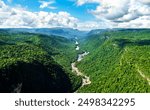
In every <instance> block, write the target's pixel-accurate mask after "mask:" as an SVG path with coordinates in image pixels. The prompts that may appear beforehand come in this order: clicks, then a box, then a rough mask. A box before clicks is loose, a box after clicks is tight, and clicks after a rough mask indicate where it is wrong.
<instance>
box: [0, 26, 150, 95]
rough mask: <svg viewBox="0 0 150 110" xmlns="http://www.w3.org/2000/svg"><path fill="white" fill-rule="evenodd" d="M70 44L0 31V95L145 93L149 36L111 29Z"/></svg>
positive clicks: (148, 33)
mask: <svg viewBox="0 0 150 110" xmlns="http://www.w3.org/2000/svg"><path fill="white" fill-rule="evenodd" d="M89 35H90V36H87V38H86V39H81V40H80V39H79V40H80V41H79V46H80V50H79V51H76V50H75V41H73V40H71V39H66V38H64V37H59V36H47V35H42V34H32V33H27V32H16V33H15V32H13V33H11V32H7V31H4V30H0V92H74V91H75V90H77V89H78V88H79V87H80V86H81V83H82V81H81V78H80V77H78V76H76V75H75V74H74V73H72V72H71V63H72V62H74V61H75V60H76V57H77V54H78V53H82V52H83V51H89V52H90V53H89V54H88V55H87V56H86V57H85V58H84V59H83V60H82V61H81V62H77V64H76V65H77V67H78V68H79V70H80V71H81V72H82V73H84V74H86V75H87V76H89V77H90V80H91V82H92V83H91V84H89V85H86V86H83V87H81V88H79V89H78V92H121V93H126V92H150V84H149V83H150V81H148V80H149V79H150V30H148V29H147V30H146V29H141V30H137V29H119V30H117V29H114V30H108V31H106V30H103V31H102V32H100V34H93V35H92V34H89Z"/></svg>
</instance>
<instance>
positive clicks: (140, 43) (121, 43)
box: [114, 39, 150, 48]
mask: <svg viewBox="0 0 150 110" xmlns="http://www.w3.org/2000/svg"><path fill="white" fill-rule="evenodd" d="M114 41H116V42H117V43H118V45H119V47H121V48H124V47H125V46H126V45H138V46H144V45H150V40H139V41H130V40H128V39H115V40H114Z"/></svg>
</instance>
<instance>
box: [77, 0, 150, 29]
mask: <svg viewBox="0 0 150 110" xmlns="http://www.w3.org/2000/svg"><path fill="white" fill-rule="evenodd" d="M86 3H99V5H98V6H97V7H96V9H93V10H90V13H91V14H93V15H94V16H95V17H96V18H97V19H98V20H100V21H101V20H103V21H104V20H105V21H107V22H110V25H112V27H116V26H117V27H128V28H130V27H132V28H133V27H134V26H135V27H136V28H138V27H139V28H141V27H142V28H143V27H144V26H145V28H150V25H147V24H149V21H148V20H146V19H144V18H145V17H147V18H149V17H150V0H78V1H77V4H78V5H79V6H80V5H84V4H86Z"/></svg>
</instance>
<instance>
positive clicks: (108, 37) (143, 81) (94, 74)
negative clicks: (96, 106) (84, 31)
mask: <svg viewBox="0 0 150 110" xmlns="http://www.w3.org/2000/svg"><path fill="white" fill-rule="evenodd" d="M82 48H84V49H85V50H86V51H89V52H90V54H89V55H88V56H86V57H85V58H84V59H83V60H82V61H81V62H78V64H77V66H78V68H79V69H80V70H81V71H82V72H83V73H85V74H86V75H88V76H89V77H90V78H91V82H92V83H91V84H90V85H87V86H84V87H82V88H80V89H79V90H78V92H101V93H105V92H106V93H110V92H112V93H114V92H117V93H118V92H119V93H120V92H121V93H126V92H127V93H131V92H136V93H137V92H150V30H148V29H120V30H111V31H110V30H109V31H103V32H100V33H99V34H95V35H90V36H88V38H87V40H85V41H84V43H83V44H82Z"/></svg>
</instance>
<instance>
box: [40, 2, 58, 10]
mask: <svg viewBox="0 0 150 110" xmlns="http://www.w3.org/2000/svg"><path fill="white" fill-rule="evenodd" d="M39 3H41V5H40V8H49V9H57V8H56V7H54V6H51V5H52V4H54V3H55V1H54V0H50V1H41V0H40V1H39Z"/></svg>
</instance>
